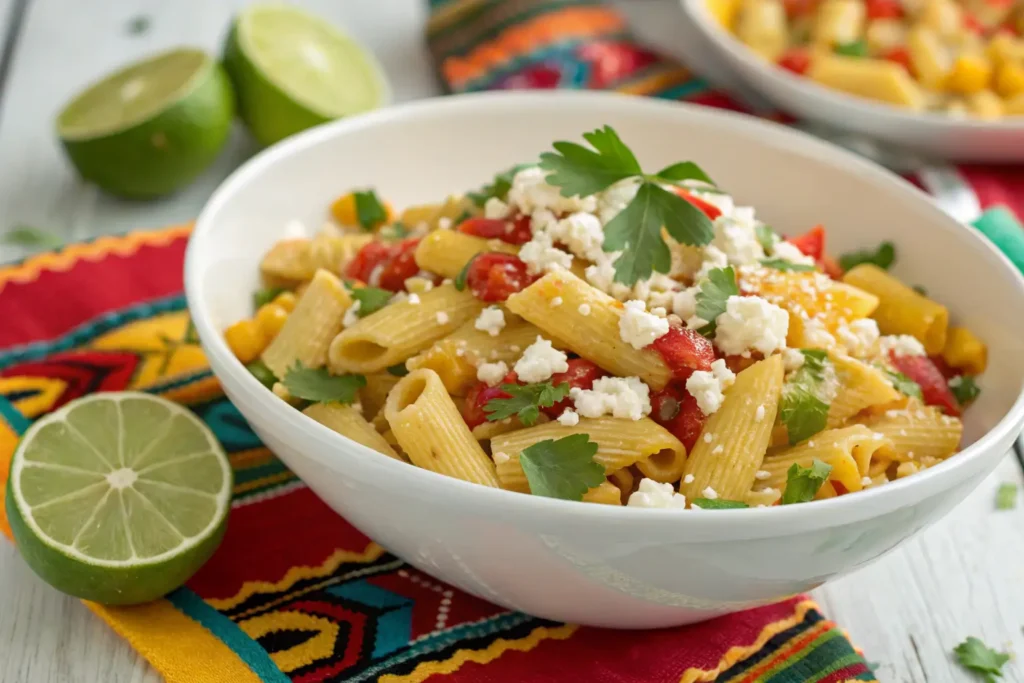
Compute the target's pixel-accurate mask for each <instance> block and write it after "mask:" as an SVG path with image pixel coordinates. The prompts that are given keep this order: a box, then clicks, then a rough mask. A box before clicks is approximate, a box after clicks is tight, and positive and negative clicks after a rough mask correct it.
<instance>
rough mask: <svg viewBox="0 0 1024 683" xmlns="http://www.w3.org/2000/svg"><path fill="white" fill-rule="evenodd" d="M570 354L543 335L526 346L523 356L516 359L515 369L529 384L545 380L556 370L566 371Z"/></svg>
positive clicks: (520, 377)
mask: <svg viewBox="0 0 1024 683" xmlns="http://www.w3.org/2000/svg"><path fill="white" fill-rule="evenodd" d="M567 360H568V356H566V355H565V353H563V352H562V351H559V350H558V349H556V348H555V347H553V346H552V345H551V342H550V341H548V340H547V339H544V338H543V337H539V336H538V337H537V341H535V342H534V343H532V344H530V345H529V346H528V347H526V350H525V351H523V355H522V357H521V358H520V359H519V360H517V361H516V364H515V371H516V375H518V376H519V379H521V380H523V381H524V382H526V383H527V384H534V383H535V382H543V381H544V380H547V379H550V378H551V375H553V374H555V373H556V372H566V371H567V370H568V369H569V364H568V363H567V362H566V361H567Z"/></svg>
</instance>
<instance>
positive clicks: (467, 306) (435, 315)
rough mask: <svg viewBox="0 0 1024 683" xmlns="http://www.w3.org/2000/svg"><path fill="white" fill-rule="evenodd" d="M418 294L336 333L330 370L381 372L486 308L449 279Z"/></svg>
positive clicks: (331, 348)
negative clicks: (416, 302)
mask: <svg viewBox="0 0 1024 683" xmlns="http://www.w3.org/2000/svg"><path fill="white" fill-rule="evenodd" d="M419 299H420V302H419V303H418V304H413V303H409V302H408V301H402V302H399V303H395V304H391V305H389V306H385V307H384V308H382V309H380V310H379V311H377V312H376V313H371V314H370V315H368V316H366V317H365V318H363V319H362V320H360V321H359V322H357V323H356V324H355V325H353V326H352V327H349V328H347V329H346V330H345V331H343V332H342V333H341V334H339V335H338V336H337V337H335V338H334V341H333V342H331V347H330V351H329V353H328V362H329V364H330V368H331V370H332V371H334V372H335V373H337V374H342V373H345V372H359V373H368V372H380V371H381V370H384V369H385V368H388V367H391V366H392V365H396V364H398V363H401V362H402V361H404V360H406V359H408V358H409V357H411V356H413V355H415V354H417V353H419V352H420V351H422V350H423V349H425V348H427V347H429V346H430V345H431V344H433V343H434V342H435V341H436V340H438V339H440V338H441V337H444V336H445V335H448V334H451V333H452V332H454V331H455V330H456V329H458V328H459V326H460V325H462V324H463V323H465V322H466V321H467V320H471V319H473V318H474V317H476V315H477V314H478V313H480V311H481V310H483V307H484V304H483V303H481V302H480V301H479V300H478V299H477V298H476V297H474V296H473V295H472V294H471V293H470V292H468V291H464V292H460V291H458V290H456V289H455V287H454V286H453V285H450V284H449V285H442V286H440V287H435V288H434V289H432V290H430V291H429V292H426V293H424V294H421V295H420V297H419ZM293 315H294V314H293Z"/></svg>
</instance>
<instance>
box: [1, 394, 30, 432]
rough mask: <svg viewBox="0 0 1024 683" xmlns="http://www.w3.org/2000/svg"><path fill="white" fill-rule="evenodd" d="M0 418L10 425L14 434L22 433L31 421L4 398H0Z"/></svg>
mask: <svg viewBox="0 0 1024 683" xmlns="http://www.w3.org/2000/svg"><path fill="white" fill-rule="evenodd" d="M0 419H2V420H3V421H4V422H6V423H7V424H8V425H10V427H11V429H12V430H14V433H15V434H19V435H20V434H24V433H25V430H26V429H28V428H29V425H31V424H32V423H31V422H29V421H28V419H26V418H25V416H24V415H22V414H21V412H19V411H18V409H17V408H15V407H14V406H12V405H11V402H10V401H8V400H7V399H6V398H0Z"/></svg>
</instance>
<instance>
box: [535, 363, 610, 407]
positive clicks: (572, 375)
mask: <svg viewBox="0 0 1024 683" xmlns="http://www.w3.org/2000/svg"><path fill="white" fill-rule="evenodd" d="M568 365H569V369H568V370H567V371H565V372H556V373H555V374H553V375H551V385H552V386H556V387H557V386H558V385H559V384H563V383H565V384H568V385H569V388H570V389H590V388H592V387H593V386H594V380H596V379H597V378H599V377H604V376H605V375H606V374H608V373H606V372H605V371H604V370H602V369H601V368H599V367H597V366H596V365H595V364H593V363H591V362H590V361H589V360H587V359H585V358H570V359H569V361H568ZM570 407H572V399H571V398H569V397H566V398H564V399H562V400H561V401H559V402H558V403H556V404H555V405H553V406H550V407H548V408H542V410H543V411H544V412H545V413H547V414H548V416H549V417H552V418H555V417H558V416H559V415H561V414H562V413H563V412H565V409H566V408H570Z"/></svg>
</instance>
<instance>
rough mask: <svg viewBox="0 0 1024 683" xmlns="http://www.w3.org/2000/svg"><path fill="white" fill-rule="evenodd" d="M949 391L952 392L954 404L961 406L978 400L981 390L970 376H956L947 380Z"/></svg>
mask: <svg viewBox="0 0 1024 683" xmlns="http://www.w3.org/2000/svg"><path fill="white" fill-rule="evenodd" d="M949 390H950V391H952V392H953V396H954V398H956V402H957V403H959V404H960V405H962V406H965V405H967V404H968V403H971V402H972V401H974V399H976V398H978V394H980V393H981V389H980V388H979V387H978V383H977V382H975V381H974V378H973V377H971V376H970V375H958V376H956V377H953V378H951V379H950V380H949Z"/></svg>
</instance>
